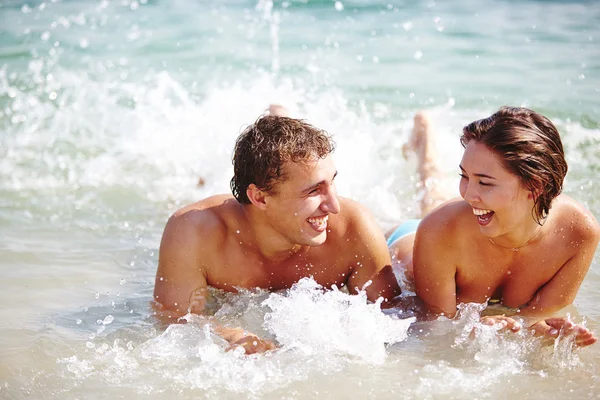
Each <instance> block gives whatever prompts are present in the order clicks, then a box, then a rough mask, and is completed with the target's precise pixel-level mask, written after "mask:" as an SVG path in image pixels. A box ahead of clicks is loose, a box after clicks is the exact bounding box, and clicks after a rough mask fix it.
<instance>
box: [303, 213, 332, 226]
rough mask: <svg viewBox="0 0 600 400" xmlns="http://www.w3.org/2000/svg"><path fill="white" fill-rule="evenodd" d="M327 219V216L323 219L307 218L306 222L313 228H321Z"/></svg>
mask: <svg viewBox="0 0 600 400" xmlns="http://www.w3.org/2000/svg"><path fill="white" fill-rule="evenodd" d="M328 219H329V215H326V216H324V217H313V218H308V219H307V221H308V222H309V223H311V224H312V225H315V226H318V227H322V226H323V225H325V224H326V223H327V220H328Z"/></svg>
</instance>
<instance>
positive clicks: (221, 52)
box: [0, 0, 600, 399]
mask: <svg viewBox="0 0 600 400" xmlns="http://www.w3.org/2000/svg"><path fill="white" fill-rule="evenodd" d="M599 20H600V6H599V5H598V3H597V2H594V1H583V0H582V1H568V2H558V1H541V0H539V1H534V0H524V1H512V0H482V1H475V0H464V1H458V0H456V1H438V2H436V1H422V2H416V1H387V2H377V1H367V0H355V1H344V0H342V1H329V0H319V1H312V0H305V1H300V0H290V1H265V0H259V1H243V0H228V1H225V0H224V1H213V2H208V1H192V0H173V1H151V0H147V1H144V0H140V1H131V0H121V1H75V0H73V1H67V0H65V1H47V2H41V1H9V0H5V1H3V2H0V303H1V304H2V307H1V308H0V338H1V340H0V398H2V399H22V398H24V399H25V398H27V399H39V398H44V399H76V398H86V399H88V398H89V399H105V398H111V399H114V398H117V399H120V398H128V399H131V398H142V397H143V398H150V399H151V398H156V399H164V398H178V399H185V398H190V399H191V398H225V399H227V398H232V399H233V398H266V399H280V398H288V399H304V398H325V399H327V398H331V399H334V398H335V399H337V398H348V397H356V398H382V399H385V398H389V399H397V398H416V399H437V398H457V399H462V398H469V399H470V398H490V399H503V398H513V397H519V398H531V399H541V398H548V397H551V398H558V397H560V398H573V399H575V398H593V397H598V396H600V371H599V369H600V347H598V345H595V346H592V347H590V348H585V349H574V348H573V346H572V341H571V340H570V338H568V337H563V338H561V340H560V341H559V342H558V343H557V344H556V345H555V346H554V347H552V346H550V347H543V346H541V344H540V343H539V341H537V340H535V339H532V338H530V337H528V336H527V335H526V334H524V333H520V334H516V335H497V334H496V332H495V329H496V328H494V327H485V326H481V325H480V324H479V323H478V322H477V320H478V316H479V313H480V312H481V306H480V305H477V304H468V305H464V306H462V308H461V312H460V315H459V317H457V318H456V319H455V320H453V321H448V320H445V321H444V320H440V321H436V322H430V323H420V322H416V323H415V322H413V321H412V320H410V319H402V318H400V317H397V316H394V315H389V314H387V313H386V314H384V313H381V312H380V310H379V306H378V304H369V303H367V301H366V299H365V297H364V296H361V295H359V296H348V295H347V294H346V293H344V292H343V291H339V290H333V291H323V288H320V287H319V286H318V285H317V284H316V283H315V282H314V281H311V280H302V281H301V282H299V283H298V284H297V285H296V286H294V288H292V289H291V290H289V291H284V292H279V293H266V292H262V291H258V290H257V291H253V290H250V291H247V292H244V293H241V294H239V295H230V294H222V293H216V294H215V295H216V304H215V307H214V316H215V318H218V319H220V320H221V321H223V322H224V323H227V324H231V325H238V326H244V327H245V328H247V329H249V330H252V331H255V332H256V333H259V334H261V335H262V336H264V337H266V338H269V339H271V340H274V341H276V342H277V343H278V345H279V349H278V350H277V351H275V352H273V353H271V354H267V355H264V356H245V355H243V354H241V353H240V352H239V351H229V352H226V351H225V349H226V347H227V346H226V344H225V343H224V341H223V340H222V339H220V338H219V337H216V336H214V335H213V334H211V332H210V330H208V329H207V326H206V323H205V322H206V321H205V320H204V319H203V318H201V317H198V316H189V317H188V319H189V322H188V323H187V324H180V325H172V326H169V327H168V328H166V327H164V326H161V325H159V324H157V323H156V321H154V319H153V318H152V316H151V309H150V306H149V303H150V300H151V299H152V291H153V285H154V277H155V273H156V265H157V257H158V247H159V243H160V238H161V235H162V229H163V227H164V224H165V222H166V220H167V218H168V217H169V215H170V214H171V213H172V212H173V211H175V210H176V209H177V208H179V207H180V206H183V205H185V204H187V203H189V202H193V201H196V200H199V199H201V198H203V197H206V196H209V195H211V194H214V193H226V192H228V190H229V187H228V183H229V179H230V178H231V175H232V166H231V154H232V148H233V144H234V142H235V138H236V137H237V135H238V134H239V133H240V131H241V130H242V129H243V127H244V126H246V125H247V124H249V123H251V122H253V121H254V120H255V119H256V118H257V117H258V116H259V115H260V114H261V113H262V112H263V111H264V110H265V108H266V107H267V106H268V104H269V103H272V102H276V103H280V104H283V105H285V106H287V107H288V108H289V110H290V112H291V114H292V115H293V116H297V117H301V118H305V119H307V120H309V121H310V122H312V123H313V124H315V125H317V126H319V127H322V128H325V129H326V130H328V131H329V132H330V133H331V134H332V135H333V136H334V138H335V141H336V143H337V148H336V152H335V155H334V160H335V162H336V166H337V169H338V171H339V176H338V178H337V187H338V192H339V194H340V195H343V196H346V197H351V198H354V199H356V200H358V201H360V202H362V203H364V204H366V205H367V206H368V207H369V208H370V209H371V210H372V211H373V213H374V214H375V216H376V218H377V219H378V221H379V222H380V224H381V225H382V228H384V229H386V228H389V227H391V226H392V225H393V224H395V223H398V222H401V221H402V220H404V219H406V218H412V217H414V216H416V215H417V213H418V209H417V205H418V198H417V190H416V189H417V187H416V186H417V180H416V174H415V160H414V158H412V157H409V158H408V159H404V158H403V157H402V152H401V149H402V144H403V143H404V142H405V141H406V139H407V137H408V135H409V133H410V128H411V126H412V116H413V115H414V113H415V112H417V111H418V110H423V109H424V110H428V112H429V113H430V115H431V117H432V119H433V122H434V126H435V135H436V144H437V146H438V149H439V150H440V151H439V159H438V161H439V163H440V165H441V166H442V168H443V170H444V172H445V173H446V176H445V182H444V183H446V184H448V186H449V187H450V188H452V190H451V191H452V192H453V193H450V195H454V194H457V193H458V190H457V185H458V180H457V176H458V172H459V171H458V163H459V162H460V157H461V151H462V150H461V147H460V145H459V142H458V137H459V135H460V132H461V128H462V126H464V125H465V124H466V123H468V122H470V121H472V120H474V119H477V118H481V117H484V116H487V115H489V114H490V113H492V112H494V111H495V110H496V109H497V108H498V107H500V106H501V105H516V106H519V105H524V106H528V107H532V108H534V109H536V110H538V111H540V112H542V113H543V114H545V115H547V116H548V117H550V118H551V119H552V120H553V121H554V122H555V123H556V124H557V126H558V128H559V130H560V131H561V133H562V136H563V140H564V144H565V149H566V154H567V159H568V162H569V167H570V168H569V174H568V176H567V179H566V184H565V192H566V193H567V194H568V195H570V196H572V197H575V198H576V199H578V200H579V201H581V202H582V203H583V204H584V205H585V206H586V207H588V208H589V209H591V211H592V212H593V213H594V215H596V217H600V200H598V199H599V198H600V186H599V184H598V183H597V181H596V177H597V175H598V172H599V170H598V163H599V162H600V140H599V138H600V136H599V133H600V102H599V100H600V51H599V50H600V48H599V46H598V42H599V41H600V24H599V23H598V21H599ZM200 178H201V179H202V180H203V182H204V184H203V185H201V186H198V181H199V180H200ZM599 273H600V261H599V258H598V255H597V254H596V257H595V258H594V261H593V263H592V266H591V268H590V271H589V273H588V274H587V277H586V279H585V281H584V283H583V286H582V288H581V290H580V292H579V294H578V296H577V298H576V300H575V304H574V306H572V307H570V308H569V309H567V310H565V311H564V313H567V312H568V313H570V315H571V316H572V318H573V320H574V321H575V322H577V323H586V324H587V326H588V327H589V328H591V329H592V330H593V331H595V332H596V333H600V310H599V309H598V304H600V289H598V287H599V283H600V276H599ZM473 331H474V332H475V333H476V334H475V336H474V337H473V335H471V332H473Z"/></svg>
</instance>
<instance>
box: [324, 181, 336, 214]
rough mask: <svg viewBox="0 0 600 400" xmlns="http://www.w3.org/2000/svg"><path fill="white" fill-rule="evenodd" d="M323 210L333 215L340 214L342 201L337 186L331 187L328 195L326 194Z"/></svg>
mask: <svg viewBox="0 0 600 400" xmlns="http://www.w3.org/2000/svg"><path fill="white" fill-rule="evenodd" d="M321 209H322V210H323V211H326V212H328V213H331V214H337V213H339V212H340V201H339V200H338V197H337V192H336V190H335V186H333V185H332V186H329V188H328V189H327V193H325V199H324V201H323V203H322V204H321Z"/></svg>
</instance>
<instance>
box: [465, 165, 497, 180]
mask: <svg viewBox="0 0 600 400" xmlns="http://www.w3.org/2000/svg"><path fill="white" fill-rule="evenodd" d="M458 167H459V168H460V169H461V171H462V172H464V173H466V172H467V171H465V169H464V168H463V167H462V165H459V166H458ZM473 175H475V176H477V177H479V178H487V179H493V180H497V179H496V178H494V177H493V176H489V175H486V174H473Z"/></svg>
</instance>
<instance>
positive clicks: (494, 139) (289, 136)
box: [154, 106, 600, 354]
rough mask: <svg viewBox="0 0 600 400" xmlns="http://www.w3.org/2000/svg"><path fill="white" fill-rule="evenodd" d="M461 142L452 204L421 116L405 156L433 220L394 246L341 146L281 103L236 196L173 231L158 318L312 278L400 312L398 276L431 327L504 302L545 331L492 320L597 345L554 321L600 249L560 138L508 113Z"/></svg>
mask: <svg viewBox="0 0 600 400" xmlns="http://www.w3.org/2000/svg"><path fill="white" fill-rule="evenodd" d="M460 140H461V143H462V145H463V146H464V148H465V151H464V155H463V157H462V160H461V163H460V194H461V197H462V198H459V199H454V200H449V201H447V202H445V203H441V200H442V197H443V196H441V195H440V194H439V193H438V192H437V190H436V186H435V184H433V183H435V179H436V174H437V172H438V171H437V167H436V160H435V155H434V153H433V146H432V144H433V139H432V137H431V132H430V123H429V120H428V118H427V117H426V115H424V114H422V113H419V114H417V115H416V117H415V125H414V128H413V132H412V135H411V138H410V140H409V142H408V143H407V145H406V146H405V149H404V150H406V151H409V150H412V151H414V152H415V153H416V155H417V157H418V172H419V176H420V180H421V181H422V187H423V188H424V191H425V192H424V193H423V196H422V199H421V209H422V212H423V219H422V220H410V221H407V222H406V223H405V224H402V225H401V226H399V227H398V228H397V229H395V230H393V231H392V232H389V233H388V235H387V242H386V237H385V236H384V234H383V232H382V231H381V229H380V227H379V225H378V223H377V221H376V220H375V219H374V217H373V216H372V214H371V213H370V212H369V210H367V209H366V207H364V206H362V205H361V204H360V203H358V202H356V201H353V200H350V199H347V198H343V197H339V196H337V193H336V189H335V177H336V175H337V170H336V168H335V165H334V163H333V160H332V157H331V154H332V152H333V151H334V143H333V141H332V140H331V137H330V136H329V135H328V134H327V133H326V132H325V131H323V130H321V129H318V128H316V127H314V126H312V125H310V124H308V123H307V122H305V121H303V120H298V119H294V118H290V117H289V116H288V114H287V110H286V109H285V108H283V107H281V106H271V108H270V110H269V113H268V114H267V115H264V116H262V117H260V118H259V119H258V120H257V121H256V122H255V123H254V124H252V125H250V126H249V127H247V128H246V129H245V130H244V131H243V132H242V134H241V135H240V136H239V137H238V139H237V141H236V144H235V150H234V155H233V165H234V176H233V178H232V180H231V189H232V193H233V195H228V194H223V195H216V196H212V197H209V198H206V199H204V200H201V201H199V202H197V203H194V204H191V205H188V206H186V207H184V208H182V209H180V210H178V211H177V212H175V213H174V214H173V216H172V217H171V218H170V219H169V221H168V222H167V225H166V227H165V230H164V233H163V238H162V241H161V245H160V251H159V261H158V271H157V275H156V283H155V289H154V305H155V309H156V315H157V316H159V317H160V318H161V319H163V320H165V321H167V322H176V321H177V319H178V318H179V317H181V316H183V315H185V314H187V313H194V314H203V313H204V308H205V305H206V303H207V301H208V297H209V290H208V288H209V287H213V288H217V289H222V290H226V291H230V292H235V291H236V288H248V289H253V288H261V289H266V290H280V289H287V288H290V287H291V286H292V285H293V284H294V283H296V282H298V280H300V279H301V278H304V277H312V278H313V279H314V280H315V281H316V282H317V283H319V284H320V285H322V286H323V287H326V288H329V287H331V286H332V285H336V286H337V287H347V289H348V291H349V292H350V293H351V294H353V293H357V292H358V291H360V290H361V289H363V288H364V290H365V292H366V294H367V297H368V299H369V300H370V301H376V300H377V299H379V298H382V299H383V302H382V307H394V305H397V304H398V301H399V300H402V299H401V297H398V296H399V295H400V294H401V290H400V287H399V285H398V281H397V280H396V276H395V274H394V271H393V268H392V265H394V266H396V267H400V268H402V269H404V270H405V271H406V276H407V277H408V278H409V279H410V280H411V281H412V282H413V284H414V288H415V291H416V294H417V297H418V299H419V301H418V303H420V306H419V308H418V309H417V310H416V312H417V315H419V317H420V318H423V319H432V318H437V317H438V316H440V315H444V316H446V317H448V318H452V317H454V316H455V314H456V312H457V304H459V303H468V302H477V303H485V302H488V303H498V304H500V305H502V306H504V311H506V310H511V311H512V312H513V313H518V315H522V316H531V317H534V318H535V320H533V321H532V323H529V324H527V325H528V326H526V327H524V328H522V327H521V325H520V322H519V320H518V319H515V318H513V317H511V315H506V313H504V314H502V315H490V316H486V317H483V319H482V322H484V323H487V324H499V326H501V327H504V328H506V329H509V330H512V331H518V330H519V329H530V330H532V331H533V332H534V334H536V335H540V336H544V337H546V338H548V339H552V338H555V337H557V336H558V334H559V331H562V332H563V333H567V334H572V335H574V337H575V343H576V344H577V345H579V346H587V345H590V344H593V343H594V342H596V337H595V336H594V334H593V333H592V332H590V331H589V330H588V329H586V328H585V327H583V326H579V325H574V324H573V323H572V322H571V321H570V320H568V319H567V318H562V317H555V318H552V317H551V316H552V315H553V313H555V312H556V311H558V310H560V309H562V308H563V307H565V306H567V305H569V304H571V303H572V302H573V300H574V298H575V295H576V294H577V291H578V289H579V287H580V285H581V283H582V281H583V279H584V277H585V275H586V273H587V271H588V269H589V267H590V264H591V262H592V258H593V256H594V253H595V250H596V247H597V245H598V241H599V240H600V226H599V225H598V222H597V221H596V219H595V218H594V216H593V215H592V214H591V213H590V212H589V211H588V210H586V209H585V208H584V207H583V206H581V205H580V204H579V203H577V202H576V201H574V200H573V199H571V198H569V197H567V196H565V195H563V194H561V190H562V184H563V179H564V177H565V175H566V172H567V165H566V162H565V159H564V153H563V147H562V143H561V140H560V136H559V134H558V131H557V130H556V128H555V127H554V125H553V124H552V123H551V122H550V121H549V120H548V119H547V118H545V117H543V116H542V115H540V114H537V113H535V112H533V111H531V110H529V109H525V108H510V107H503V108H501V109H500V110H499V111H498V112H497V113H495V114H493V115H492V116H490V117H489V118H486V119H483V120H480V121H475V122H473V123H471V124H469V125H467V126H466V127H465V128H464V130H463V135H462V137H461V139H460ZM440 203H441V205H438V204H440ZM210 324H211V328H212V329H213V332H215V333H216V334H218V335H220V336H221V337H223V338H224V339H225V340H227V341H228V342H229V343H230V345H231V346H232V347H235V346H241V347H243V348H244V349H245V351H246V353H249V354H250V353H256V352H264V351H267V350H271V349H274V348H275V344H274V343H272V342H271V341H268V340H265V339H262V338H259V337H258V336H256V335H254V334H253V333H251V332H247V331H246V330H244V329H243V328H240V327H231V326H223V325H221V324H219V323H218V322H217V321H214V320H211V321H210Z"/></svg>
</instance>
